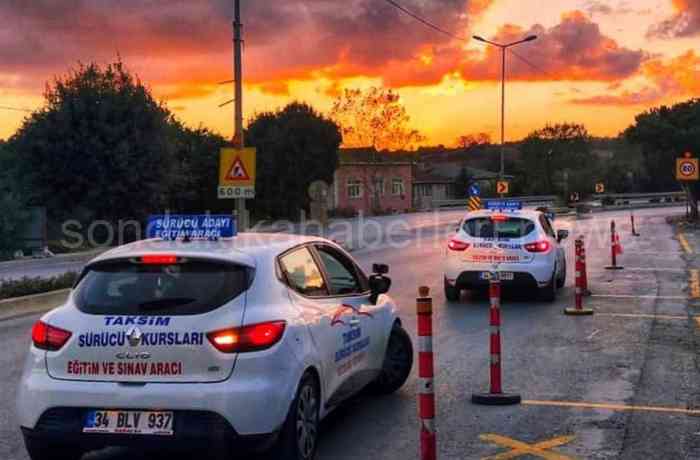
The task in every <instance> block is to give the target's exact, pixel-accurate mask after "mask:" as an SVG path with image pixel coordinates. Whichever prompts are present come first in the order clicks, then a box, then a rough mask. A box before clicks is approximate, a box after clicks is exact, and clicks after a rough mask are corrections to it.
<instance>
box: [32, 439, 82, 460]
mask: <svg viewBox="0 0 700 460" xmlns="http://www.w3.org/2000/svg"><path fill="white" fill-rule="evenodd" d="M24 445H25V447H26V448H27V453H28V454H29V458H30V459H31V460H79V459H80V458H81V457H82V456H83V453H84V452H83V451H82V450H81V449H79V448H76V447H73V446H68V445H63V444H56V443H52V442H46V441H44V440H42V439H38V438H31V437H28V436H25V437H24Z"/></svg>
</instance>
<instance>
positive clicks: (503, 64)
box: [473, 35, 537, 179]
mask: <svg viewBox="0 0 700 460" xmlns="http://www.w3.org/2000/svg"><path fill="white" fill-rule="evenodd" d="M473 38H474V40H477V41H480V42H483V43H488V44H489V45H493V46H495V47H498V48H500V49H501V172H500V178H501V179H504V178H505V173H506V171H505V169H506V167H505V159H504V154H505V145H506V125H505V120H506V50H507V49H508V48H510V47H512V46H516V45H520V44H521V43H527V42H531V41H534V40H537V35H530V36H529V37H525V38H523V39H522V40H518V41H517V42H512V43H506V44H503V43H496V42H493V41H491V40H487V39H485V38H483V37H480V36H478V35H474V37H473Z"/></svg>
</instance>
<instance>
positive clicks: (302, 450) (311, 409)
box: [270, 372, 321, 460]
mask: <svg viewBox="0 0 700 460" xmlns="http://www.w3.org/2000/svg"><path fill="white" fill-rule="evenodd" d="M320 407H321V391H320V389H319V385H318V380H317V379H316V377H315V376H314V375H313V374H311V373H310V372H307V373H306V374H304V377H302V379H301V382H299V388H298V389H297V394H296V397H295V398H294V401H293V402H292V405H291V406H290V407H289V413H288V414H287V419H286V420H285V422H284V425H283V426H282V430H281V432H280V439H279V441H278V445H277V446H276V447H275V448H273V450H274V451H273V452H270V455H271V458H272V457H274V458H275V459H282V460H312V459H314V458H315V457H316V447H317V445H318V430H319V415H320V410H319V409H320Z"/></svg>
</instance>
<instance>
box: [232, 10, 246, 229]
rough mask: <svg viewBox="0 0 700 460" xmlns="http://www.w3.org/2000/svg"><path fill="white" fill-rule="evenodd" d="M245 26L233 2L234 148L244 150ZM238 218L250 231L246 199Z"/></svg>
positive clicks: (239, 207) (241, 202)
mask: <svg viewBox="0 0 700 460" xmlns="http://www.w3.org/2000/svg"><path fill="white" fill-rule="evenodd" d="M242 29H243V24H242V23H241V2H240V0H234V2H233V79H234V103H235V108H236V109H235V110H234V115H233V118H234V120H233V125H234V128H233V147H234V148H237V149H243V147H245V141H244V139H243V46H242V45H243V37H242V35H243V34H242ZM236 216H237V217H238V225H239V227H240V228H241V230H242V231H245V230H247V229H248V213H247V212H246V203H245V198H236Z"/></svg>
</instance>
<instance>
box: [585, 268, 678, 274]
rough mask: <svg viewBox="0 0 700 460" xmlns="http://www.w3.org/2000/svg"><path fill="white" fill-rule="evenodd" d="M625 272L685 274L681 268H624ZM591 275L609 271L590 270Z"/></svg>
mask: <svg viewBox="0 0 700 460" xmlns="http://www.w3.org/2000/svg"><path fill="white" fill-rule="evenodd" d="M625 271H640V272H669V273H685V272H686V270H685V269H683V268H653V267H651V268H650V267H625ZM591 272H593V273H610V270H591Z"/></svg>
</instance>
